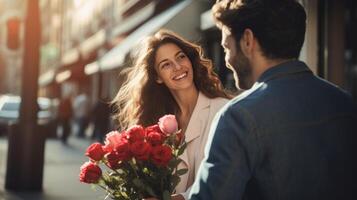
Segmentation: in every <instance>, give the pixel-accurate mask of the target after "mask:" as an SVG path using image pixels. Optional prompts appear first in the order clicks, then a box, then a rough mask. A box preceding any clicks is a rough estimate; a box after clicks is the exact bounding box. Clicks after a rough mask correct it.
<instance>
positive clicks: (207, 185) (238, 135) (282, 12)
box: [190, 0, 357, 200]
mask: <svg viewBox="0 0 357 200" xmlns="http://www.w3.org/2000/svg"><path fill="white" fill-rule="evenodd" d="M213 14H214V18H215V20H216V22H217V24H218V26H219V28H220V29H221V31H222V46H223V48H224V50H225V53H226V57H225V59H226V63H227V67H228V68H229V69H231V70H232V71H233V72H234V77H235V80H236V85H237V86H239V87H241V88H242V89H248V90H247V91H245V92H244V93H242V94H241V95H239V96H238V97H236V98H234V99H233V100H232V101H230V102H229V103H228V105H226V106H225V107H224V108H223V109H222V110H221V111H220V113H219V115H218V116H216V119H215V122H213V125H212V129H211V133H210V136H209V139H208V144H207V147H206V151H205V153H206V155H205V159H204V161H203V163H202V164H201V166H200V169H199V172H198V177H197V178H196V181H195V183H194V185H193V188H192V190H191V194H190V199H191V200H198V199H201V200H210V199H217V200H226V199H229V200H232V199H233V200H234V199H248V200H255V199H260V200H280V199H281V200H294V199H297V200H298V199H299V200H302V199H303V200H310V199H311V200H318V199H324V200H326V199H336V200H338V199H357V195H356V194H357V188H356V187H357V184H356V181H357V177H356V170H357V167H356V163H355V160H356V159H357V157H356V155H355V152H357V151H356V147H355V146H357V145H355V143H356V141H357V140H356V135H357V128H356V127H357V126H356V124H357V123H356V122H357V121H356V119H357V117H356V113H357V111H356V107H355V105H354V104H353V102H352V99H351V97H350V96H349V95H348V94H346V93H345V92H343V91H342V90H341V89H339V88H338V87H336V86H334V85H332V84H331V83H328V82H327V81H324V80H322V79H320V78H318V77H316V76H314V75H313V73H312V72H311V71H310V70H309V68H308V67H307V66H306V65H305V63H303V62H300V61H298V60H297V58H298V56H299V53H300V50H301V47H302V45H303V42H304V35H305V27H306V14H305V11H304V8H303V7H302V6H301V5H300V4H299V3H297V2H296V1H294V0H255V1H249V0H246V1H244V0H242V1H239V0H227V1H221V2H217V3H216V5H215V6H214V7H213Z"/></svg>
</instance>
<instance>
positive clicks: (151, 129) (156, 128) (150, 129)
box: [145, 124, 162, 134]
mask: <svg viewBox="0 0 357 200" xmlns="http://www.w3.org/2000/svg"><path fill="white" fill-rule="evenodd" d="M145 131H146V134H148V133H150V132H157V133H160V134H162V131H161V129H160V127H159V125H158V124H155V125H152V126H148V127H146V129H145Z"/></svg>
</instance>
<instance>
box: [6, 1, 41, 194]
mask: <svg viewBox="0 0 357 200" xmlns="http://www.w3.org/2000/svg"><path fill="white" fill-rule="evenodd" d="M40 41H41V26H40V11H39V4H38V0H28V1H27V9H26V17H25V41H24V55H23V64H22V65H23V66H22V83H21V106H20V117H19V122H18V124H15V125H13V126H11V127H10V132H9V145H8V158H7V171H6V182H5V188H6V189H8V190H14V191H41V190H42V179H43V164H44V142H45V133H44V132H43V131H41V127H40V126H38V124H37V112H38V105H37V91H38V75H39V60H40V51H39V50H40Z"/></svg>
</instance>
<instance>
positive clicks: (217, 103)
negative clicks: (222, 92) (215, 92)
mask: <svg viewBox="0 0 357 200" xmlns="http://www.w3.org/2000/svg"><path fill="white" fill-rule="evenodd" d="M228 101H229V99H226V98H223V97H216V98H212V99H211V107H212V108H213V109H215V110H219V109H221V108H222V107H223V106H224V105H226V104H227V103H228Z"/></svg>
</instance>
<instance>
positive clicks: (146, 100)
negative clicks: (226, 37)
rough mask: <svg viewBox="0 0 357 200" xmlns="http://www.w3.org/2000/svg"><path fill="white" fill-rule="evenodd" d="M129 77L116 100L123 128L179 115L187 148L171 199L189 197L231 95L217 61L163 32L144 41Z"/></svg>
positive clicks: (118, 117) (176, 37)
mask: <svg viewBox="0 0 357 200" xmlns="http://www.w3.org/2000/svg"><path fill="white" fill-rule="evenodd" d="M143 46H144V47H143V48H140V51H139V53H138V57H137V60H136V62H135V65H134V67H133V68H132V70H131V71H130V72H129V74H128V79H127V80H126V82H125V83H124V84H123V85H122V87H121V89H120V90H119V92H118V94H117V96H116V98H115V99H114V102H115V103H116V105H117V107H118V110H119V112H118V115H117V119H118V121H119V125H120V127H121V128H122V129H126V128H128V127H130V126H131V125H134V124H141V125H143V126H148V125H151V124H155V123H156V122H157V121H158V119H159V118H160V117H161V116H163V115H165V114H175V115H176V118H177V120H178V123H179V128H180V129H181V130H182V131H183V133H184V134H185V140H186V142H187V148H186V151H185V152H184V153H183V155H182V156H181V158H182V160H183V162H181V163H180V166H179V167H180V168H188V172H187V173H186V174H184V175H183V176H181V181H180V183H179V184H178V186H177V187H176V194H175V195H172V199H187V196H188V193H189V189H190V186H191V185H192V183H193V181H194V178H195V174H196V173H197V170H198V167H199V164H200V163H201V160H202V159H203V149H204V146H205V143H206V140H207V135H208V131H209V127H210V124H211V121H212V119H213V117H214V115H215V114H216V113H217V111H218V110H219V109H220V108H221V107H222V106H223V105H224V104H225V103H226V102H227V101H228V99H229V98H230V96H229V95H228V94H227V93H226V92H225V91H224V90H223V87H222V84H221V82H220V81H219V79H218V76H217V75H216V74H215V73H214V72H213V69H212V62H211V61H210V60H208V59H205V58H203V53H202V49H201V47H199V46H197V45H195V44H192V43H190V42H188V41H186V40H184V39H183V38H181V37H179V36H177V35H176V34H174V33H173V32H170V31H167V30H160V31H159V32H157V33H156V34H155V35H153V36H151V37H149V38H147V39H146V40H145V41H144V45H143Z"/></svg>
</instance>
